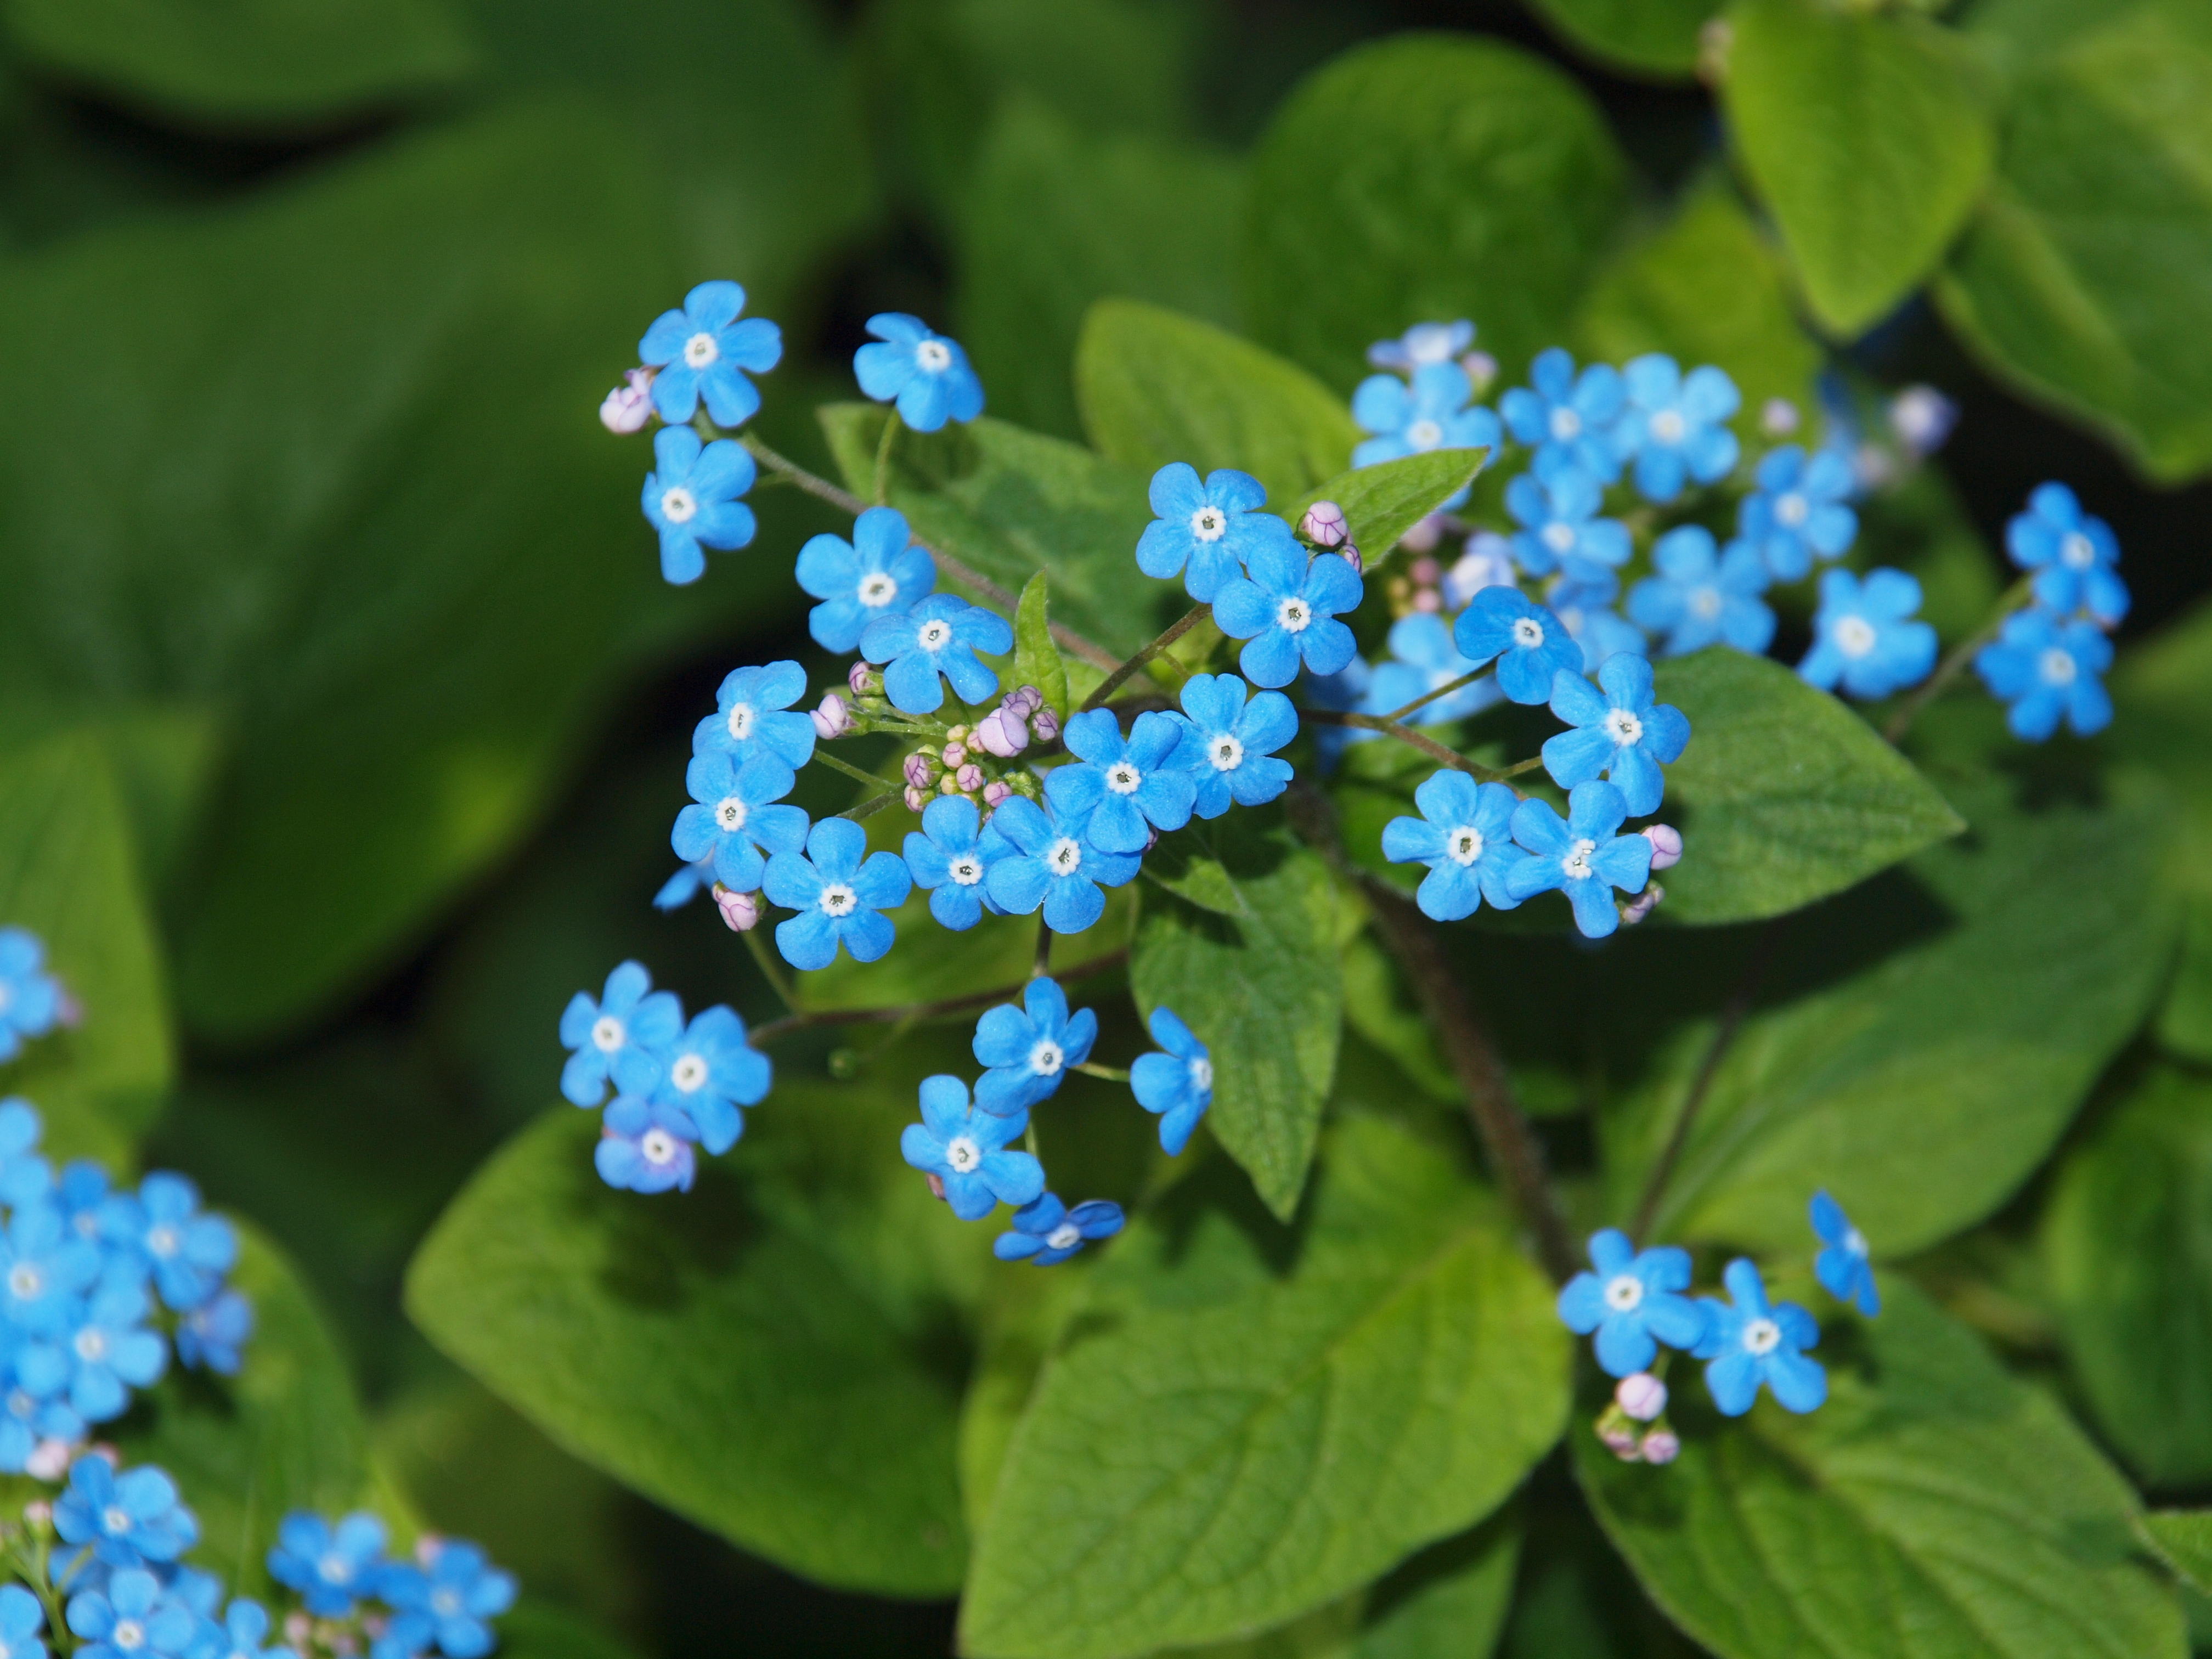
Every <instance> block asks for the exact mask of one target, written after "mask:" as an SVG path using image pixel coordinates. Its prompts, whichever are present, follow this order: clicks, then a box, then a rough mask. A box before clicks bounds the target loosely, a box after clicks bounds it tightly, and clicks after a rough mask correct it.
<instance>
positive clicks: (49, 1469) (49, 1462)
mask: <svg viewBox="0 0 2212 1659" xmlns="http://www.w3.org/2000/svg"><path fill="white" fill-rule="evenodd" d="M69 1466H70V1443H69V1442H68V1441H66V1440H60V1439H56V1438H54V1437H52V1436H49V1437H47V1438H46V1439H44V1440H41V1441H40V1442H39V1443H38V1444H37V1445H36V1446H34V1447H33V1448H32V1449H31V1455H30V1457H29V1459H28V1460H27V1462H25V1463H24V1465H23V1469H24V1472H25V1473H26V1474H28V1475H29V1476H30V1477H31V1478H32V1479H33V1480H60V1479H61V1478H62V1477H63V1476H64V1475H65V1474H68V1473H69Z"/></svg>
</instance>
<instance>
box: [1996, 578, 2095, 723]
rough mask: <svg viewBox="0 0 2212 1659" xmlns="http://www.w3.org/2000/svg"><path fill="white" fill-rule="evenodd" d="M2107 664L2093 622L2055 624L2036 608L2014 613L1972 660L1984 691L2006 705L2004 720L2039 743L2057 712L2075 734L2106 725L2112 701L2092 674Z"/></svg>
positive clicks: (2044, 612)
mask: <svg viewBox="0 0 2212 1659" xmlns="http://www.w3.org/2000/svg"><path fill="white" fill-rule="evenodd" d="M2111 666H2112V641H2110V640H2108V639H2106V637H2105V636H2104V635H2103V634H2102V633H2100V632H2099V631H2098V629H2097V627H2096V625H2095V624H2094V623H2086V622H2080V621H2075V622H2060V621H2059V620H2058V619H2057V617H2053V616H2052V615H2051V613H2050V612H2049V611H2045V610H2044V609H2042V608H2041V607H2040V606H2033V607H2031V608H2029V609H2028V610H2026V611H2015V612H2014V613H2013V614H2012V615H2011V616H2009V617H2006V618H2005V624H2004V629H2003V631H2002V633H2000V634H1999V635H1997V637H1996V640H1994V641H1992V642H1990V644H1988V645H1985V646H1984V647H1982V648H1981V651H1980V652H1979V653H1978V654H1977V655H1976V656H1975V658H1974V670H1975V671H1976V672H1977V673H1978V674H1979V675H1980V676H1981V677H1982V684H1984V685H1986V686H1988V687H1989V689H1990V696H1993V697H1995V698H1996V699H1997V701H1998V702H2008V703H2010V704H2011V705H2012V712H2011V713H2010V714H2008V716H2007V717H2006V724H2008V726H2011V727H2012V729H2013V733H2014V735H2015V736H2016V737H2021V738H2027V741H2028V742H2030V743H2041V742H2042V741H2043V740H2044V739H2045V738H2048V737H2049V736H2050V735H2051V733H2052V732H2056V731H2057V729H2058V722H2059V720H2060V718H2061V717H2062V716H2063V718H2064V719H2065V720H2066V722H2067V724H2068V725H2069V726H2072V727H2073V728H2074V732H2075V736H2077V737H2083V738H2086V737H2088V736H2090V735H2091V734H2093V733H2094V732H2101V731H2103V730H2104V729H2105V728H2106V726H2109V725H2111V724H2112V696H2111V695H2110V694H2109V693H2107V692H2106V690H2105V687H2104V684H2103V683H2102V682H2101V681H2100V680H2099V678H2097V677H2098V676H2099V675H2100V674H2102V673H2103V672H2104V671H2106V669H2107V668H2110V667H2111Z"/></svg>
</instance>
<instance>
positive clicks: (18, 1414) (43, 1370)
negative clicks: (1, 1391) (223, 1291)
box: [0, 1304, 213, 1474]
mask: <svg viewBox="0 0 2212 1659" xmlns="http://www.w3.org/2000/svg"><path fill="white" fill-rule="evenodd" d="M210 1305H213V1304H210ZM191 1317H192V1316H191V1315H186V1316H185V1318H186V1320H187V1321H189V1320H190V1319H191ZM181 1329H182V1327H181V1326H179V1331H180V1332H181ZM183 1347H184V1344H183V1340H182V1338H181V1335H180V1336H179V1341H178V1351H179V1352H183ZM187 1363H189V1362H187ZM0 1376H4V1380H5V1383H6V1385H7V1392H6V1394H5V1395H4V1396H0V1398H4V1401H5V1409H4V1411H0V1469H4V1470H5V1471H7V1473H9V1474H21V1473H22V1472H23V1471H24V1470H25V1469H26V1468H28V1467H29V1465H30V1462H31V1454H32V1453H33V1451H35V1450H37V1449H38V1446H39V1443H40V1441H42V1440H59V1441H62V1442H63V1443H66V1444H74V1443H76V1442H77V1441H80V1440H82V1439H83V1438H84V1437H85V1433H86V1427H87V1425H86V1424H85V1420H84V1419H82V1417H79V1416H78V1415H77V1414H76V1413H75V1412H74V1411H72V1410H70V1405H69V1401H68V1399H67V1397H66V1395H64V1390H65V1389H67V1388H68V1387H69V1379H70V1362H69V1359H68V1357H67V1356H66V1355H64V1353H63V1352H62V1351H61V1350H60V1349H59V1348H58V1347H56V1346H54V1345H53V1344H52V1343H51V1342H21V1341H19V1342H18V1343H17V1344H16V1345H15V1352H14V1353H13V1354H12V1355H10V1356H9V1361H8V1364H7V1367H6V1370H5V1372H4V1373H3V1374H0Z"/></svg>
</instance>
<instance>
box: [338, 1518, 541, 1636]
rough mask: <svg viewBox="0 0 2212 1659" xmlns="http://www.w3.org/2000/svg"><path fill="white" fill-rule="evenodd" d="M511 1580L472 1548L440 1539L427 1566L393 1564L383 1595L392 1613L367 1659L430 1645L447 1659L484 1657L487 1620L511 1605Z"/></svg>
mask: <svg viewBox="0 0 2212 1659" xmlns="http://www.w3.org/2000/svg"><path fill="white" fill-rule="evenodd" d="M514 1589H515V1586H514V1579H513V1577H512V1576H511V1575H510V1574H507V1573H505V1572H502V1571H500V1570H499V1569H498V1568H497V1567H495V1566H494V1565H492V1564H491V1562H490V1560H489V1559H488V1558H487V1557H486V1556H485V1554H484V1553H483V1551H482V1550H481V1549H479V1548H477V1546H475V1545H474V1544H471V1543H466V1542H465V1541H462V1540H460V1539H458V1538H448V1539H446V1540H443V1541H441V1542H440V1543H439V1545H438V1546H437V1550H436V1553H435V1554H433V1555H432V1556H431V1557H430V1559H429V1562H428V1566H427V1568H425V1567H418V1566H416V1565H413V1564H412V1563H410V1562H401V1563H397V1564H395V1565H393V1566H392V1567H390V1568H388V1569H387V1570H386V1571H385V1573H384V1577H383V1584H382V1590H381V1593H382V1595H383V1597H384V1599H385V1601H387V1602H389V1603H390V1604H391V1606H392V1610H393V1617H392V1622H391V1624H390V1626H387V1629H386V1637H385V1638H384V1640H385V1643H388V1644H390V1646H389V1647H388V1648H386V1647H385V1646H384V1644H379V1649H380V1651H379V1652H376V1653H373V1654H372V1656H371V1659H395V1656H399V1655H407V1654H415V1653H421V1652H422V1651H424V1650H427V1649H428V1648H429V1647H431V1646H433V1645H435V1647H436V1648H437V1650H438V1651H439V1652H441V1653H442V1654H444V1655H446V1656H447V1659H483V1655H485V1654H487V1653H489V1652H490V1651H491V1650H492V1632H491V1626H490V1625H489V1623H488V1622H487V1621H488V1620H492V1619H495V1618H497V1617H498V1616H499V1615H500V1614H501V1613H505V1612H506V1611H507V1609H508V1608H509V1607H513V1605H514Z"/></svg>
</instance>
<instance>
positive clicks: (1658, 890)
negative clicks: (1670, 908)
mask: <svg viewBox="0 0 2212 1659" xmlns="http://www.w3.org/2000/svg"><path fill="white" fill-rule="evenodd" d="M1666 896H1667V890H1666V889H1665V888H1663V887H1662V886H1661V885H1660V884H1658V883H1657V882H1656V881H1655V882H1653V883H1652V884H1650V886H1649V887H1647V888H1645V889H1644V890H1643V891H1642V892H1640V893H1638V895H1637V896H1635V897H1634V898H1632V899H1631V900H1629V902H1627V903H1626V905H1624V906H1622V907H1621V911H1620V920H1621V921H1622V923H1623V924H1624V925H1626V926H1627V927H1634V926H1636V924H1637V923H1638V922H1639V921H1643V920H1644V917H1646V916H1648V915H1650V914H1651V913H1652V912H1653V911H1654V910H1656V909H1657V908H1659V901H1660V900H1661V899H1663V898H1665V897H1666Z"/></svg>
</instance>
